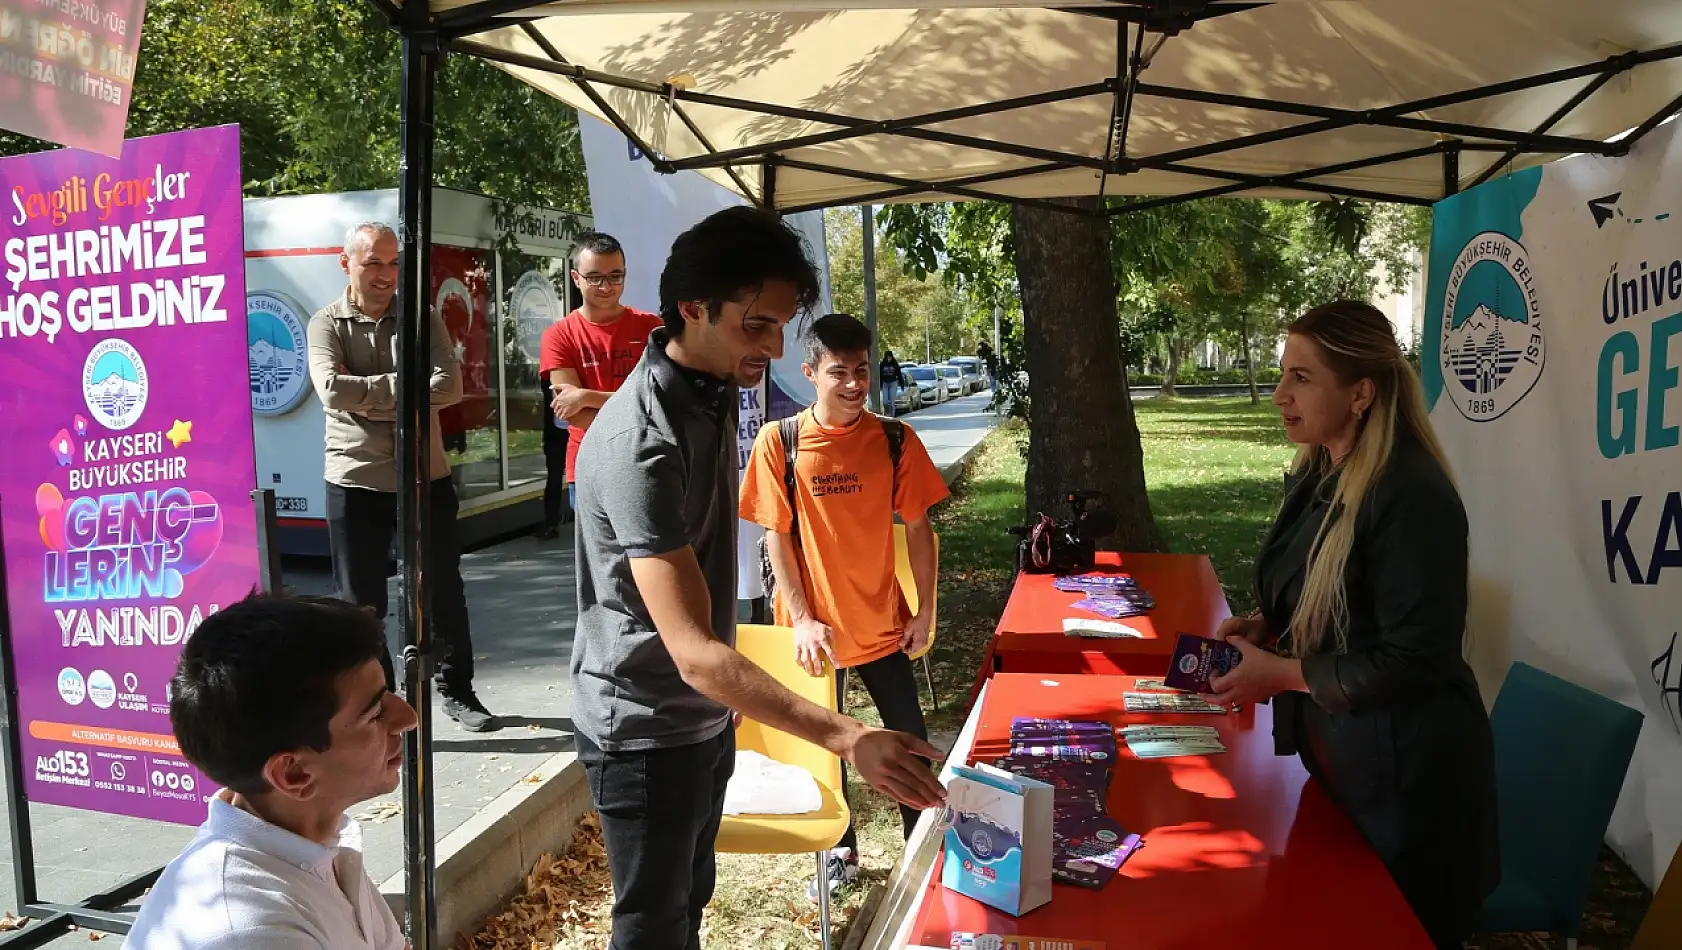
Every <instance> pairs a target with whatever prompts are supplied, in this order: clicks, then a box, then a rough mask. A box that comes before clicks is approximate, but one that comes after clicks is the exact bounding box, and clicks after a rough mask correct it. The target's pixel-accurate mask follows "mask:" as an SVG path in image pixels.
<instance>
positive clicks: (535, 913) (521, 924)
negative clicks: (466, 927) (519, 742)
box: [457, 812, 613, 950]
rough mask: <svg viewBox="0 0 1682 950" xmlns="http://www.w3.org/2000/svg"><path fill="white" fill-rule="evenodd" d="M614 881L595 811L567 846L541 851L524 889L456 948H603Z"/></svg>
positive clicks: (534, 949) (527, 876)
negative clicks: (558, 851) (563, 945)
mask: <svg viewBox="0 0 1682 950" xmlns="http://www.w3.org/2000/svg"><path fill="white" fill-rule="evenodd" d="M612 893H613V880H612V877H611V876H610V875H609V874H608V869H607V852H606V850H604V849H603V847H602V832H601V822H600V819H599V818H598V817H597V816H596V814H595V813H594V812H592V813H590V814H589V815H586V816H585V817H584V819H583V820H582V821H580V822H579V823H578V830H577V831H575V832H574V833H573V837H572V842H571V844H569V845H568V846H567V850H566V851H565V852H564V853H563V854H561V855H560V856H559V857H556V856H555V855H553V854H545V855H544V856H543V857H541V858H538V859H537V861H536V863H534V864H533V865H532V869H531V872H530V873H528V874H527V875H526V887H525V891H524V892H523V893H522V894H520V895H519V896H518V897H516V898H514V899H513V900H512V901H510V902H509V903H508V906H507V907H505V908H504V909H503V910H502V911H501V912H500V913H498V914H496V915H495V916H493V917H491V918H489V919H488V920H486V921H485V922H484V923H483V925H482V926H481V927H480V930H479V932H478V933H477V934H475V935H473V936H472V937H469V938H467V939H466V940H465V941H464V942H462V943H460V944H458V945H457V947H458V950H552V948H554V947H557V946H559V945H560V944H561V943H562V942H563V941H564V942H566V945H567V946H568V947H569V948H571V947H579V948H589V950H606V947H607V940H608V923H607V916H608V914H609V913H610V912H611V910H612V906H613V901H612Z"/></svg>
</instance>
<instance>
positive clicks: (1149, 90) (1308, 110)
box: [1139, 83, 1613, 154]
mask: <svg viewBox="0 0 1682 950" xmlns="http://www.w3.org/2000/svg"><path fill="white" fill-rule="evenodd" d="M1139 94H1140V95H1142V96H1153V97H1156V98H1159V99H1171V100H1176V101H1181V102H1201V103H1205V104H1208V105H1217V106H1231V107H1233V108H1237V109H1254V110H1256V111H1258V112H1278V113H1283V114H1285V115H1298V116H1306V117H1309V118H1316V119H1323V120H1326V121H1329V122H1337V123H1340V127H1345V126H1351V125H1371V126H1376V127H1378V128H1391V129H1404V130H1407V131H1411V132H1435V133H1439V134H1443V135H1457V136H1463V137H1466V138H1486V139H1496V140H1498V141H1503V142H1512V143H1514V144H1516V145H1521V146H1524V147H1526V148H1529V149H1530V150H1531V151H1535V150H1537V149H1548V150H1550V151H1564V152H1591V153H1595V154H1603V153H1605V152H1607V151H1609V150H1611V148H1612V147H1613V146H1612V145H1611V144H1610V143H1607V142H1602V141H1599V140H1598V139H1581V138H1569V137H1566V136H1558V135H1537V134H1535V133H1532V132H1523V131H1515V130H1513V129H1498V128H1492V127H1488V126H1481V125H1468V124H1466V123H1464V122H1443V121H1440V120H1437V119H1415V118H1409V117H1408V115H1407V114H1406V113H1411V112H1417V111H1420V110H1418V109H1407V108H1404V106H1389V107H1386V108H1384V109H1367V110H1362V111H1355V110H1352V109H1336V108H1332V107H1330V106H1316V105H1311V104H1309V103H1305V102H1285V101H1282V100H1278V99H1257V98H1255V97H1252V96H1237V95H1232V94H1231V93H1225V92H1211V91H1208V90H1204V89H1183V88H1178V87H1174V86H1158V85H1155V84H1152V83H1140V84H1139ZM1480 98H1482V97H1480Z"/></svg>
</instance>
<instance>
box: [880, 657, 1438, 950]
mask: <svg viewBox="0 0 1682 950" xmlns="http://www.w3.org/2000/svg"><path fill="white" fill-rule="evenodd" d="M1131 682H1132V679H1131V678H1123V677H1116V676H1043V675H1026V674H1009V673H1001V674H999V675H997V676H995V677H993V679H992V682H991V684H990V685H989V686H988V689H987V696H986V698H985V700H984V702H983V703H982V708H981V709H980V711H979V716H980V719H979V721H978V723H977V727H976V737H975V744H974V747H973V751H972V755H971V758H970V761H971V763H973V762H976V761H991V760H992V759H994V758H997V757H998V756H1000V755H1003V754H1004V753H1005V752H1006V750H1007V749H1008V746H1009V739H1010V722H1011V719H1012V718H1014V717H1016V716H1043V717H1062V718H1073V719H1097V720H1104V721H1108V722H1111V723H1115V724H1118V725H1119V724H1127V723H1133V722H1172V723H1197V724H1206V725H1213V726H1215V727H1216V728H1218V729H1219V730H1220V732H1221V738H1222V741H1223V742H1225V744H1226V746H1227V749H1228V751H1227V752H1225V753H1221V754H1219V755H1212V756H1206V757H1188V758H1174V759H1157V760H1151V761H1141V760H1139V759H1135V758H1133V757H1132V756H1131V755H1130V754H1129V753H1128V752H1127V751H1126V746H1125V743H1123V744H1122V750H1123V751H1122V753H1121V757H1120V760H1119V761H1117V763H1116V768H1115V778H1114V780H1113V782H1112V783H1111V786H1110V797H1109V809H1108V810H1109V814H1110V816H1111V817H1113V818H1115V819H1116V820H1117V821H1119V822H1120V823H1121V824H1122V825H1123V826H1124V827H1125V828H1126V829H1127V830H1128V831H1130V832H1134V833H1137V834H1140V835H1143V836H1144V839H1145V846H1144V847H1143V848H1142V849H1141V850H1140V851H1139V852H1138V853H1136V854H1134V855H1133V857H1132V858H1131V859H1129V861H1128V862H1127V863H1126V864H1125V865H1123V866H1122V871H1121V874H1120V875H1119V876H1118V877H1117V878H1116V879H1114V880H1112V881H1110V883H1109V884H1108V885H1106V886H1105V887H1104V888H1103V889H1102V890H1097V891H1092V890H1085V889H1082V888H1078V887H1074V886H1071V885H1065V884H1054V885H1053V887H1052V890H1053V897H1052V900H1051V903H1050V904H1047V905H1045V906H1044V907H1041V908H1039V909H1037V910H1035V911H1033V912H1031V913H1029V914H1026V915H1024V916H1023V917H1020V918H1015V917H1011V916H1010V915H1008V914H1004V913H1001V912H999V911H996V910H993V909H992V908H989V907H987V906H985V905H983V904H980V903H978V902H976V901H973V900H971V899H969V898H967V897H963V896H961V895H958V894H955V893H951V892H948V891H946V890H945V888H943V887H942V886H941V885H940V868H939V865H938V863H937V865H936V867H935V870H934V873H933V875H932V876H931V881H930V885H929V890H928V892H927V893H926V894H925V898H924V900H923V902H922V905H921V907H920V908H919V909H918V912H917V916H916V919H915V921H914V923H913V926H912V928H911V930H910V935H911V940H912V942H913V943H917V944H921V945H925V946H929V947H946V946H948V943H949V941H950V939H951V934H952V933H953V932H954V931H969V932H973V933H997V934H1017V935H1022V936H1033V937H1049V938H1066V939H1073V940H1081V939H1084V940H1099V941H1103V942H1105V944H1106V950H1209V948H1220V950H1264V948H1265V950H1276V948H1277V950H1284V948H1292V950H1351V948H1357V947H1358V948H1361V950H1431V942H1430V940H1429V938H1428V937H1426V935H1425V931H1424V928H1423V927H1421V926H1420V924H1419V921H1418V920H1417V919H1416V918H1415V917H1414V916H1413V912H1412V911H1411V910H1410V909H1409V908H1408V906H1407V903H1406V901H1404V900H1403V899H1402V896H1401V893H1400V892H1399V891H1398V890H1397V889H1396V886H1395V884H1394V882H1392V881H1391V880H1390V876H1389V874H1388V873H1387V872H1386V871H1385V870H1384V866H1383V865H1382V864H1381V863H1380V862H1379V860H1378V857H1377V856H1376V855H1375V854H1374V853H1373V852H1372V849H1371V848H1370V847H1369V846H1368V845H1367V843H1366V842H1365V840H1363V839H1362V838H1361V836H1360V834H1359V832H1357V831H1356V830H1355V827H1354V825H1352V824H1351V823H1350V822H1349V820H1348V819H1347V818H1346V817H1345V816H1344V814H1343V813H1342V812H1341V811H1340V810H1339V809H1338V808H1337V807H1336V806H1335V805H1333V804H1332V802H1331V800H1330V799H1328V798H1327V797H1326V796H1325V794H1324V793H1323V792H1322V791H1321V790H1320V787H1319V785H1318V784H1317V783H1315V782H1313V781H1312V780H1310V779H1309V778H1308V775H1307V773H1306V772H1304V771H1303V768H1302V765H1301V763H1300V762H1299V761H1298V760H1297V759H1296V758H1295V757H1294V756H1292V757H1279V756H1275V755H1274V754H1273V740H1272V717H1271V712H1270V710H1269V709H1268V707H1266V706H1260V707H1256V708H1253V709H1246V710H1244V711H1243V712H1240V713H1238V714H1234V715H1226V716H1193V715H1182V716H1164V715H1156V714H1135V713H1126V712H1124V711H1123V708H1124V707H1123V700H1122V693H1123V692H1124V691H1125V690H1126V689H1127V688H1128V687H1129V686H1130V685H1131Z"/></svg>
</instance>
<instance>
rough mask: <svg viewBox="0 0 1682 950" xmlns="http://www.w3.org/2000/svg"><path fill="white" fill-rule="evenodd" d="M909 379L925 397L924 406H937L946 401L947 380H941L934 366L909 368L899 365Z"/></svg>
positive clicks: (902, 364)
mask: <svg viewBox="0 0 1682 950" xmlns="http://www.w3.org/2000/svg"><path fill="white" fill-rule="evenodd" d="M899 368H900V370H902V371H903V372H904V373H905V375H906V378H907V379H910V380H911V381H912V382H913V383H916V384H917V390H918V392H919V393H921V395H922V397H923V405H925V406H935V405H939V404H940V403H943V402H945V401H946V380H944V379H941V378H940V374H939V373H937V372H935V370H934V367H933V366H907V365H905V364H904V363H901V364H899Z"/></svg>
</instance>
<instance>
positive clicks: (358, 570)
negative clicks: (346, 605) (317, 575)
mask: <svg viewBox="0 0 1682 950" xmlns="http://www.w3.org/2000/svg"><path fill="white" fill-rule="evenodd" d="M431 498H432V505H431V509H430V511H429V512H428V518H427V520H428V523H429V524H430V531H429V536H428V545H427V551H426V576H427V583H428V584H429V585H430V586H431V589H432V604H431V610H430V612H429V614H428V616H430V617H431V619H432V630H431V632H432V635H433V636H435V637H438V638H439V640H440V641H441V642H442V646H443V647H444V653H443V656H442V657H441V659H440V660H439V662H438V666H437V674H436V676H435V677H434V681H435V683H436V685H437V688H438V691H439V692H441V693H443V694H444V695H446V696H452V695H455V696H459V695H462V694H464V693H466V692H468V691H470V690H472V688H473V636H472V632H471V631H470V629H469V626H468V619H467V587H466V585H464V584H463V583H462V579H461V529H460V527H459V526H458V525H457V523H456V515H457V513H458V512H459V511H460V509H461V505H460V504H459V503H458V502H457V501H456V487H455V483H454V482H452V481H450V479H449V477H448V476H445V477H444V478H439V479H434V480H433V482H432V496H431ZM396 531H397V495H396V493H394V492H382V491H369V490H367V489H365V488H345V487H343V486H341V485H334V484H333V483H331V482H329V483H328V484H327V544H328V547H329V548H331V550H332V553H333V579H334V581H336V582H337V583H338V587H339V597H340V599H343V600H348V601H350V602H351V603H353V604H357V605H358V606H362V607H368V608H370V609H372V610H373V611H374V614H375V615H376V616H378V617H379V618H380V619H382V620H384V619H385V615H386V611H387V609H388V605H387V603H386V578H387V576H389V574H390V565H391V539H392V535H393V534H395V533H396ZM380 659H381V662H382V664H383V665H384V666H385V672H386V682H387V683H388V684H389V685H391V686H392V687H393V688H394V689H395V688H396V682H397V678H396V675H395V672H394V670H393V668H392V663H391V657H389V656H382V657H381V658H380Z"/></svg>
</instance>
